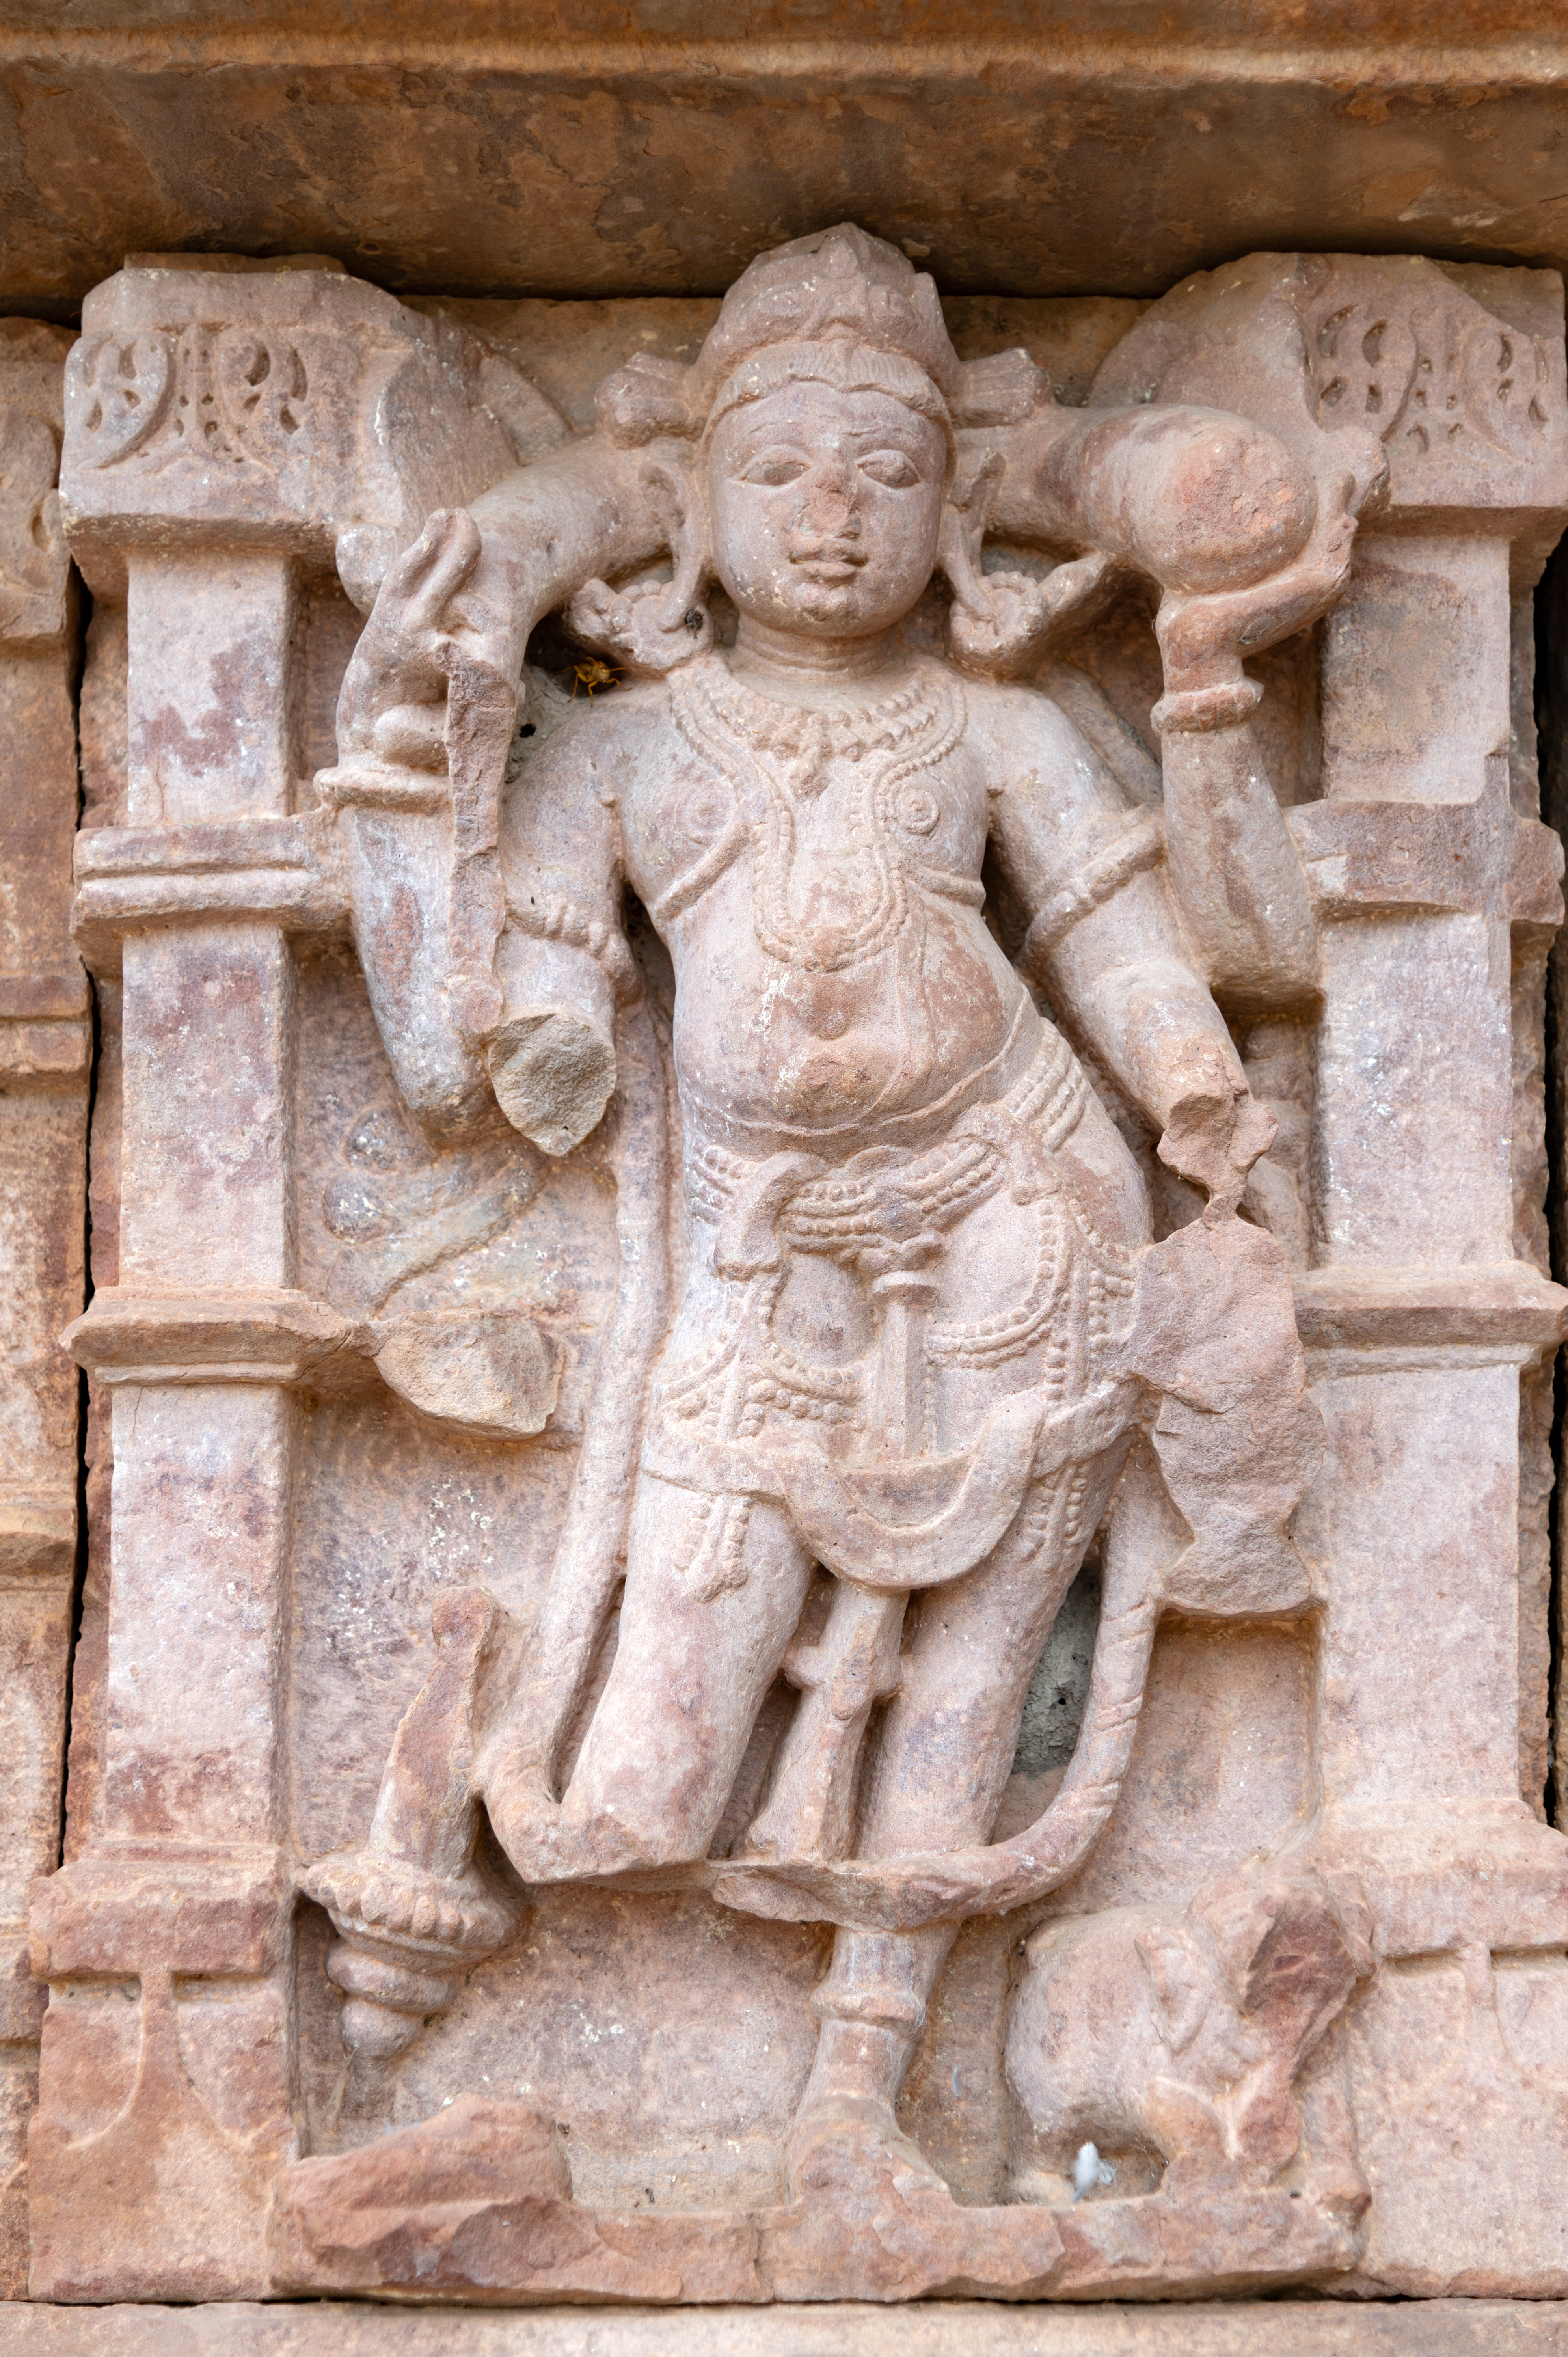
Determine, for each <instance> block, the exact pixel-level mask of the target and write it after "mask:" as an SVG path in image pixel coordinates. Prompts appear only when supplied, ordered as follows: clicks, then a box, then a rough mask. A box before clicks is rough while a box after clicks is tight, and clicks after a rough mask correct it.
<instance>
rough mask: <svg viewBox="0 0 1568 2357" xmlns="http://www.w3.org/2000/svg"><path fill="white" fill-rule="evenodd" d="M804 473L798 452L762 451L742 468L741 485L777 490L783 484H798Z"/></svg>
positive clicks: (802, 462) (803, 463)
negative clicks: (748, 484)
mask: <svg viewBox="0 0 1568 2357" xmlns="http://www.w3.org/2000/svg"><path fill="white" fill-rule="evenodd" d="M805 471H806V461H805V459H804V458H802V457H801V456H800V452H799V451H798V450H764V451H761V452H760V453H759V454H758V456H757V457H755V458H753V459H752V461H751V463H750V464H749V466H747V467H746V468H743V470H742V473H741V481H742V482H743V483H761V484H762V485H764V486H765V488H767V489H768V490H777V489H778V488H779V486H780V485H782V484H784V483H796V482H799V481H800V477H801V476H802V475H803V474H804V473H805Z"/></svg>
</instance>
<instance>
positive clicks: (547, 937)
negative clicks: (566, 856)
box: [507, 900, 642, 1002]
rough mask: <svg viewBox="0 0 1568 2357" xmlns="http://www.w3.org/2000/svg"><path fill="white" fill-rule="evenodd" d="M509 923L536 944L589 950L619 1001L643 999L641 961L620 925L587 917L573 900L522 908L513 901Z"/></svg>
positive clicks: (508, 910)
mask: <svg viewBox="0 0 1568 2357" xmlns="http://www.w3.org/2000/svg"><path fill="white" fill-rule="evenodd" d="M507 920H508V922H509V923H510V925H511V927H512V928H513V930H514V931H517V932H520V933H529V934H532V937H533V939H534V940H535V941H541V942H564V943H565V944H566V946H567V948H568V949H574V950H585V951H586V952H587V953H588V955H589V956H590V957H591V958H592V959H593V960H594V962H595V963H596V965H599V966H601V967H602V968H603V969H604V972H605V973H606V974H607V976H608V978H609V983H610V986H611V988H612V989H613V990H614V992H615V995H616V998H617V1000H618V1001H619V1002H625V1001H628V1000H630V999H634V998H636V997H638V996H639V994H640V992H641V988H642V983H641V977H640V976H639V973H638V970H637V961H636V960H635V959H634V957H633V956H632V954H631V951H630V949H629V948H628V944H627V940H626V936H625V934H624V933H623V932H622V931H620V929H619V927H618V926H616V925H607V924H606V923H604V922H603V921H602V920H600V919H599V918H596V917H590V916H587V915H586V914H585V912H584V911H583V910H582V909H579V908H576V907H575V906H574V905H573V903H572V902H571V901H570V900H540V901H530V902H527V903H525V904H524V906H522V907H521V908H520V907H518V905H517V904H516V902H515V901H509V902H508V904H507Z"/></svg>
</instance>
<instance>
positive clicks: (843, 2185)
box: [789, 2095, 952, 2201]
mask: <svg viewBox="0 0 1568 2357" xmlns="http://www.w3.org/2000/svg"><path fill="white" fill-rule="evenodd" d="M876 2178H882V2179H889V2180H890V2181H891V2182H892V2183H893V2184H895V2185H897V2188H898V2190H899V2191H900V2193H901V2194H902V2195H903V2196H904V2198H905V2199H906V2200H908V2198H909V2196H910V2195H911V2194H913V2193H918V2192H919V2191H920V2190H932V2191H935V2192H937V2193H938V2194H940V2197H941V2198H942V2199H943V2200H944V2201H951V2199H952V2195H951V2193H950V2190H949V2187H948V2181H947V2179H946V2178H945V2177H943V2176H942V2174H941V2172H940V2169H935V2168H933V2167H932V2165H931V2163H930V2162H929V2160H928V2159H927V2158H926V2156H925V2154H924V2153H923V2152H922V2151H921V2150H920V2147H919V2146H918V2144H916V2142H915V2141H914V2139H913V2137H911V2136H906V2135H905V2134H904V2132H903V2130H902V2128H900V2127H899V2126H898V2124H897V2120H896V2119H895V2117H894V2114H893V2106H892V2104H888V2103H884V2102H883V2101H882V2099H881V2098H880V2097H879V2096H875V2095H825V2096H823V2097H822V2098H821V2099H820V2100H819V2101H817V2102H814V2103H808V2104H804V2105H803V2106H802V2108H801V2110H800V2114H799V2115H798V2116H797V2118H796V2121H795V2126H794V2128H793V2130H792V2131H791V2133H790V2136H789V2190H790V2191H791V2192H792V2193H793V2195H794V2196H795V2199H796V2200H797V2201H823V2200H832V2199H833V2198H835V2197H836V2196H838V2195H839V2194H841V2193H843V2192H846V2191H848V2190H855V2191H860V2190H863V2189H864V2188H865V2186H866V2185H867V2184H868V2183H869V2182H870V2181H871V2180H872V2179H876Z"/></svg>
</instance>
